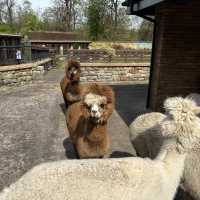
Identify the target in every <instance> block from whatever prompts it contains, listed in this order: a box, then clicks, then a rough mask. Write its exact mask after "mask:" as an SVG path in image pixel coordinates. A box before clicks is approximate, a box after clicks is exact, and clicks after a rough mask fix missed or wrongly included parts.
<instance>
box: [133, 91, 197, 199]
mask: <svg viewBox="0 0 200 200" xmlns="http://www.w3.org/2000/svg"><path fill="white" fill-rule="evenodd" d="M187 98H188V99H192V100H193V101H195V102H196V104H197V105H200V95H199V94H190V95H188V96H187ZM163 118H165V115H164V114H161V113H147V114H144V115H140V116H139V117H137V118H136V119H135V120H134V121H133V122H132V123H131V125H130V131H131V141H132V143H133V145H134V147H135V149H136V152H137V154H138V155H139V156H141V157H150V158H152V159H153V158H155V157H156V156H157V155H158V153H159V152H160V149H161V146H162V144H163V138H162V137H160V136H161V135H160V133H161V132H158V130H156V129H155V128H154V127H155V126H156V125H157V124H158V123H160V122H161V121H162V120H163ZM158 136H159V137H158ZM199 163H200V149H197V150H196V151H193V152H191V153H190V154H188V155H187V157H186V163H185V168H184V173H183V178H182V179H183V183H182V186H183V187H184V190H186V191H187V192H189V193H190V195H191V196H192V197H194V198H195V199H196V200H200V189H199V188H200V167H199Z"/></svg>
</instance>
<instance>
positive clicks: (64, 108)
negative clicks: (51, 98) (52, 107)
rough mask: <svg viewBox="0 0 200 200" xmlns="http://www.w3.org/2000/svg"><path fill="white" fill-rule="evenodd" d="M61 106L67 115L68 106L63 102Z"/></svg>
mask: <svg viewBox="0 0 200 200" xmlns="http://www.w3.org/2000/svg"><path fill="white" fill-rule="evenodd" d="M60 108H61V110H62V112H63V114H64V115H65V113H66V111H67V108H66V105H65V103H61V104H60Z"/></svg>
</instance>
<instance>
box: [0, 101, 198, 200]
mask: <svg viewBox="0 0 200 200" xmlns="http://www.w3.org/2000/svg"><path fill="white" fill-rule="evenodd" d="M165 108H166V110H167V111H168V114H167V116H166V117H165V118H164V119H163V120H162V121H161V122H160V123H159V124H158V125H156V127H154V128H155V129H157V131H159V132H161V135H163V137H165V138H166V140H165V144H164V145H163V148H162V151H161V152H160V153H159V155H158V157H157V158H156V159H155V160H151V159H143V158H126V159H104V160H98V159H96V160H74V161H72V160H71V161H70V160H66V161H58V162H52V163H46V164H42V165H39V166H37V167H35V168H33V169H32V170H31V171H30V172H28V173H27V174H25V175H24V176H22V178H21V179H19V181H17V182H16V183H14V184H12V185H11V186H10V187H9V188H7V189H6V190H4V191H3V192H2V193H1V194H0V200H30V199H31V200H36V199H37V200H53V199H55V200H68V199H69V200H80V199H81V200H89V199H92V200H97V199H98V200H110V199H115V200H116V199H119V200H155V199H156V200H172V199H173V197H174V195H175V192H176V189H177V187H178V185H179V182H180V179H181V176H182V173H183V169H184V161H185V157H186V155H187V152H190V151H191V150H192V149H193V148H194V149H196V148H197V147H199V146H200V145H199V141H200V119H199V118H198V117H196V115H195V114H196V113H197V112H199V111H200V108H199V107H197V106H196V105H195V103H194V102H193V101H190V100H188V99H182V98H171V99H168V100H166V102H165Z"/></svg>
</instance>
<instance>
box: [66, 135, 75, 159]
mask: <svg viewBox="0 0 200 200" xmlns="http://www.w3.org/2000/svg"><path fill="white" fill-rule="evenodd" d="M63 147H64V148H65V155H66V157H67V158H69V159H77V158H78V155H77V152H76V150H75V149H74V146H73V144H72V141H71V139H70V138H69V137H68V138H66V139H64V140H63Z"/></svg>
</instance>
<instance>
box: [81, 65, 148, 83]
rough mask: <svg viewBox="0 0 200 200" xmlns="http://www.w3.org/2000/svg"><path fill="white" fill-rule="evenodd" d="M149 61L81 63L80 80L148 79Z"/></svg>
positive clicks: (125, 80)
mask: <svg viewBox="0 0 200 200" xmlns="http://www.w3.org/2000/svg"><path fill="white" fill-rule="evenodd" d="M149 66H150V64H149V63H81V70H82V74H81V81H83V82H87V81H88V82H92V81H95V82H107V83H112V82H113V83H123V82H135V81H148V80H149V73H150V67H149Z"/></svg>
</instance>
